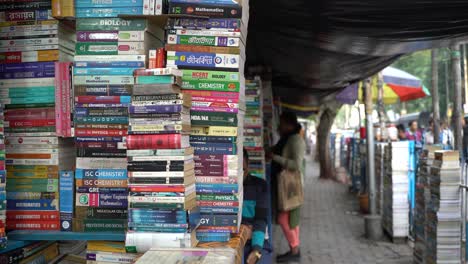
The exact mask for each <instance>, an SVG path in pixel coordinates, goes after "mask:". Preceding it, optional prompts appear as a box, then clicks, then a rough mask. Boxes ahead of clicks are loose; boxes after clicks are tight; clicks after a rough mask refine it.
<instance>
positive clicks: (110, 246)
mask: <svg viewBox="0 0 468 264" xmlns="http://www.w3.org/2000/svg"><path fill="white" fill-rule="evenodd" d="M87 250H88V251H104V252H114V253H126V251H125V243H124V242H117V241H88V247H87Z"/></svg>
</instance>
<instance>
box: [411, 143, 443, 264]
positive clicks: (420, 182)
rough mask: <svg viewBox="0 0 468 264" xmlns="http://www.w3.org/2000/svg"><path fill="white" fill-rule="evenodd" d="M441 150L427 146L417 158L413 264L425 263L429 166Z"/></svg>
mask: <svg viewBox="0 0 468 264" xmlns="http://www.w3.org/2000/svg"><path fill="white" fill-rule="evenodd" d="M436 150H441V147H440V146H436V145H428V146H425V147H424V150H423V151H422V152H421V155H420V157H419V170H418V175H417V181H416V190H415V192H416V205H415V215H414V234H415V237H414V249H413V260H414V263H426V255H427V247H426V228H425V226H426V211H427V209H428V208H429V207H428V204H429V200H430V199H431V194H430V189H429V185H428V182H429V178H430V172H431V166H432V163H433V161H434V154H435V153H434V152H435V151H436Z"/></svg>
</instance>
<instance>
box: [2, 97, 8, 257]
mask: <svg viewBox="0 0 468 264" xmlns="http://www.w3.org/2000/svg"><path fill="white" fill-rule="evenodd" d="M3 120H4V115H3V105H2V104H0V248H4V247H6V243H7V238H6V232H5V226H6V205H7V204H6V171H5V138H4V135H3V130H4V127H3Z"/></svg>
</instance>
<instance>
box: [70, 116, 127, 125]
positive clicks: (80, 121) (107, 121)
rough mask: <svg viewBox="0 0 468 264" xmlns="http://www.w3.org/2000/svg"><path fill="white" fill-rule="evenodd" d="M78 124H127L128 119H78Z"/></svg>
mask: <svg viewBox="0 0 468 264" xmlns="http://www.w3.org/2000/svg"><path fill="white" fill-rule="evenodd" d="M74 122H75V123H76V124H127V123H128V117H124V116H117V117H76V118H75V119H74Z"/></svg>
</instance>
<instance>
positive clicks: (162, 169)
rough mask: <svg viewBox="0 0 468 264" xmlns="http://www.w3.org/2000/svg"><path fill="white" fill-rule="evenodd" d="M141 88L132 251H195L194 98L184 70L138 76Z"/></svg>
mask: <svg viewBox="0 0 468 264" xmlns="http://www.w3.org/2000/svg"><path fill="white" fill-rule="evenodd" d="M135 82H136V84H135V86H134V89H133V96H132V101H131V104H130V108H129V113H130V126H129V131H128V133H129V136H128V139H127V148H128V150H127V156H128V174H129V187H130V194H129V198H128V199H129V204H128V205H129V208H128V210H129V214H128V233H127V249H128V250H130V251H134V252H145V251H146V250H148V249H149V248H150V247H174V246H176V247H190V246H195V244H196V241H195V233H192V232H193V231H194V229H195V228H196V226H197V224H198V223H196V219H194V218H195V217H196V216H195V215H196V214H197V208H196V207H197V206H196V193H195V170H194V169H195V163H194V160H193V149H192V148H190V144H189V133H190V106H191V96H190V94H182V93H181V90H180V85H181V72H180V71H178V70H174V69H150V70H138V71H135ZM148 237H149V238H150V239H149V240H145V239H148ZM141 240H143V241H145V242H144V243H141V242H139V241H141ZM187 241H188V242H189V243H186V242H187Z"/></svg>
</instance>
